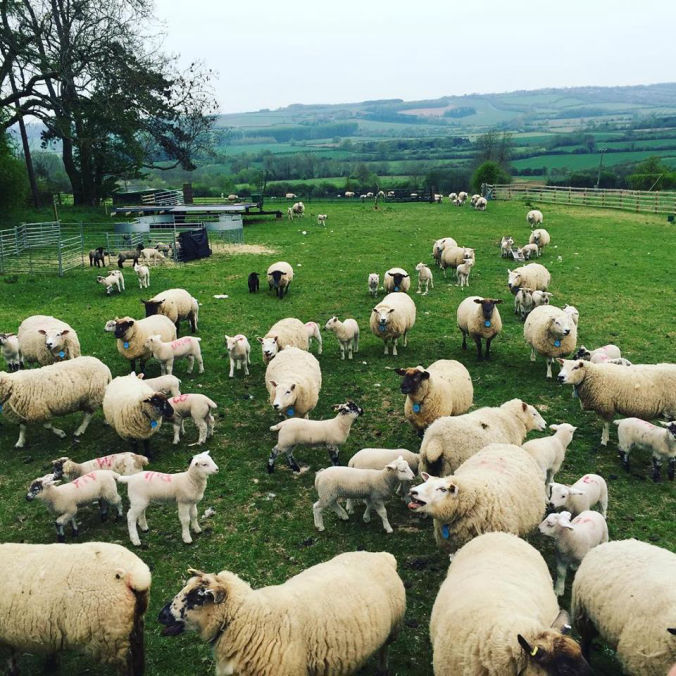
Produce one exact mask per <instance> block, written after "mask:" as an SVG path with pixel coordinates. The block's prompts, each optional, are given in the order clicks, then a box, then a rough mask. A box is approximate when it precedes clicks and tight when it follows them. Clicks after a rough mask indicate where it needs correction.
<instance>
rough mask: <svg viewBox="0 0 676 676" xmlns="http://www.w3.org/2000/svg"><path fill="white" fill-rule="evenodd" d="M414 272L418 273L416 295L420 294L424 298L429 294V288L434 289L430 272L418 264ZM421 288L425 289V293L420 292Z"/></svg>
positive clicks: (421, 263)
mask: <svg viewBox="0 0 676 676" xmlns="http://www.w3.org/2000/svg"><path fill="white" fill-rule="evenodd" d="M415 269H416V272H417V273H418V290H417V291H416V293H422V295H423V296H426V295H427V294H428V293H429V287H430V286H432V288H434V276H433V275H432V271H431V270H430V269H429V268H428V267H427V266H426V265H425V264H424V263H423V262H420V263H418V264H417V265H416V266H415ZM422 286H424V287H425V291H424V292H423V291H422Z"/></svg>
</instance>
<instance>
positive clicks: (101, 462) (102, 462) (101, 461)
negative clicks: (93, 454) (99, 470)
mask: <svg viewBox="0 0 676 676" xmlns="http://www.w3.org/2000/svg"><path fill="white" fill-rule="evenodd" d="M96 464H97V465H98V466H99V467H112V466H113V456H112V455H104V456H103V457H102V458H96Z"/></svg>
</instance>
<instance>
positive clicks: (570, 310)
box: [562, 304, 580, 326]
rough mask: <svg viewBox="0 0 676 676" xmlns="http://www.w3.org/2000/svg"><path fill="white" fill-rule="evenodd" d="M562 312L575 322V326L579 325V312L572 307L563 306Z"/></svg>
mask: <svg viewBox="0 0 676 676" xmlns="http://www.w3.org/2000/svg"><path fill="white" fill-rule="evenodd" d="M562 310H563V311H564V312H565V313H566V314H567V315H568V316H569V317H570V318H571V319H572V320H573V321H574V322H575V326H577V325H578V324H579V323H580V311H579V310H578V309H577V308H576V307H575V306H574V305H568V304H566V305H564V306H563V308H562Z"/></svg>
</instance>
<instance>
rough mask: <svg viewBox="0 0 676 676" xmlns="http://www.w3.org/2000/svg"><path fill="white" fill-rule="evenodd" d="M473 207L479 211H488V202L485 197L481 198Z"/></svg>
mask: <svg viewBox="0 0 676 676" xmlns="http://www.w3.org/2000/svg"><path fill="white" fill-rule="evenodd" d="M473 206H474V208H475V209H476V210H477V211H486V207H487V206H488V200H487V199H486V198H485V197H479V198H478V199H477V200H476V202H475V203H474V205H473Z"/></svg>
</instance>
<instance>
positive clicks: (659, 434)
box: [613, 418, 676, 481]
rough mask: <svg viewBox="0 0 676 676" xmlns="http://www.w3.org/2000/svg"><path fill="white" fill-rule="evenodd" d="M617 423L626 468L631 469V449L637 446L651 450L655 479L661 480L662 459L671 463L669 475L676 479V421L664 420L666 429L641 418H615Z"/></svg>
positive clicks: (622, 458) (621, 454) (623, 462)
mask: <svg viewBox="0 0 676 676" xmlns="http://www.w3.org/2000/svg"><path fill="white" fill-rule="evenodd" d="M613 424H615V425H617V440H618V443H617V447H618V449H619V452H620V459H621V460H622V464H623V465H624V468H625V469H626V470H627V471H629V451H630V450H631V449H632V448H634V447H636V448H642V449H645V450H647V451H650V452H651V454H652V461H653V481H659V480H660V473H661V470H662V461H663V460H667V461H668V463H669V469H668V471H667V472H668V476H669V479H670V480H671V481H673V480H674V466H675V465H676V423H675V422H662V423H660V424H662V425H664V427H666V429H664V428H662V427H657V425H652V424H651V423H649V422H647V421H646V420H641V419H640V418H624V419H623V420H614V421H613Z"/></svg>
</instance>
